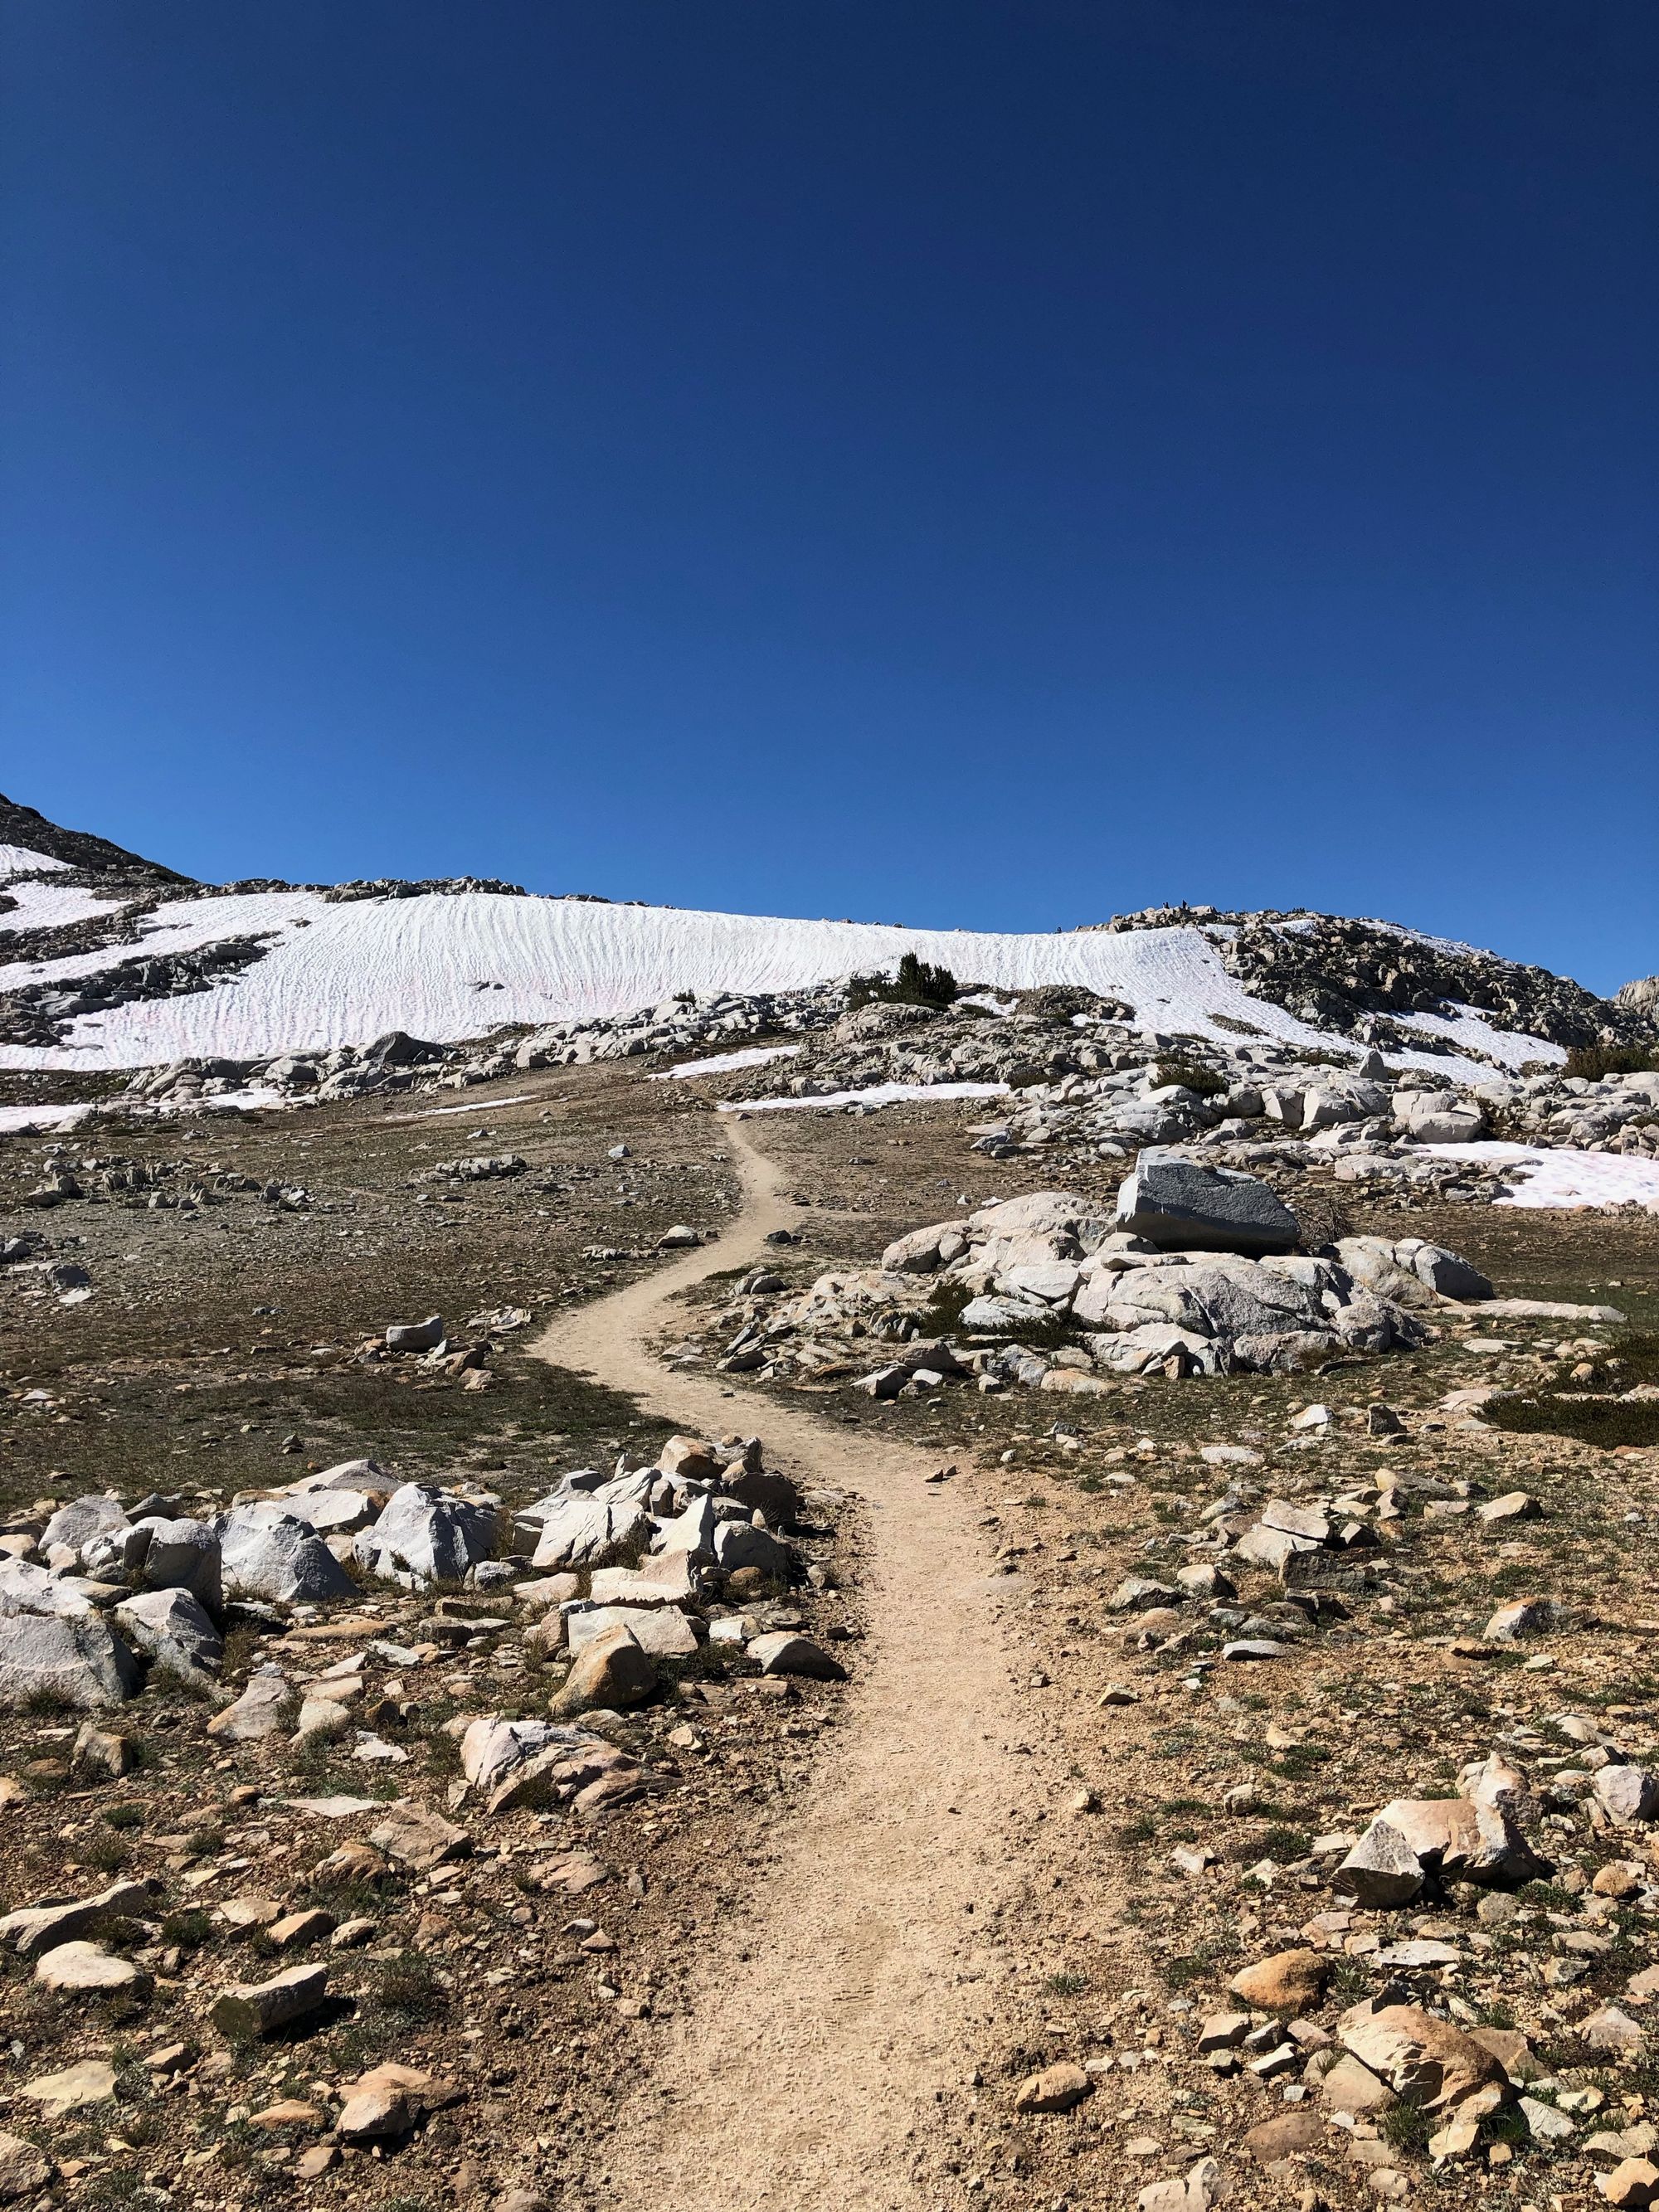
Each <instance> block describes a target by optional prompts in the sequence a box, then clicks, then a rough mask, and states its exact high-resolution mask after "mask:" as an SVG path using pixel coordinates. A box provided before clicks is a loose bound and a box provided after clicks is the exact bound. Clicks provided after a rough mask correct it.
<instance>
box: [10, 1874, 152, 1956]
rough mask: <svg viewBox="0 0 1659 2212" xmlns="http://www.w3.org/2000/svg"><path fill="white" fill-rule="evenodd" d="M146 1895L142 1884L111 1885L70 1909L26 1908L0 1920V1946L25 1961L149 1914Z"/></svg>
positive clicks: (145, 1889)
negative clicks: (106, 1924)
mask: <svg viewBox="0 0 1659 2212" xmlns="http://www.w3.org/2000/svg"><path fill="white" fill-rule="evenodd" d="M148 1910H149V1890H148V1889H147V1888H146V1887H144V1885H143V1882H142V1881H112V1882H111V1884H110V1886H109V1887H108V1888H107V1889H100V1891H99V1893H98V1894H97V1895H96V1896H95V1897H84V1898H82V1899H79V1900H78V1901H77V1902H76V1903H74V1904H71V1905H23V1906H21V1907H20V1909H19V1910H18V1911H15V1912H8V1913H7V1914H6V1916H5V1917H4V1918H3V1919H0V1942H3V1943H9V1944H10V1945H11V1947H12V1948H13V1950H14V1951H16V1952H18V1953H20V1954H21V1956H22V1957H24V1958H26V1959H27V1958H28V1957H29V1956H30V1955H31V1954H33V1953H34V1952H37V1951H49V1950H51V1949H52V1948H53V1947H54V1946H55V1945H57V1944H59V1943H72V1942H76V1940H77V1938H79V1937H81V1936H90V1935H91V1934H93V1932H94V1930H95V1929H98V1928H99V1927H100V1926H101V1925H102V1924H103V1923H104V1922H106V1920H112V1919H120V1918H124V1917H128V1916H130V1915H137V1914H141V1913H143V1912H145V1911H148Z"/></svg>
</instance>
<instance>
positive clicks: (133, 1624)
mask: <svg viewBox="0 0 1659 2212" xmlns="http://www.w3.org/2000/svg"><path fill="white" fill-rule="evenodd" d="M115 1618H116V1620H118V1621H119V1623H120V1624H121V1626H122V1629H123V1630H124V1631H125V1633H126V1634H127V1636H129V1637H130V1638H131V1640H132V1642H133V1644H135V1645H136V1646H137V1649H138V1650H140V1651H142V1652H143V1653H144V1654H145V1656H147V1657H148V1658H149V1660H150V1662H152V1664H153V1665H155V1666H157V1667H159V1668H161V1670H162V1671H163V1673H165V1674H176V1675H178V1676H179V1678H180V1679H181V1680H185V1681H193V1682H201V1681H211V1680H214V1679H215V1677H216V1675H217V1674H218V1670H219V1667H220V1663H221V1662H222V1660H223V1658H224V1656H225V1645H224V1638H222V1636H221V1635H220V1633H219V1632H218V1630H217V1629H216V1627H215V1626H214V1625H213V1622H212V1620H210V1618H209V1615H208V1613H207V1612H206V1609H205V1608H204V1606H203V1604H202V1601H201V1600H200V1599H199V1598H198V1597H197V1596H196V1595H194V1594H193V1593H192V1592H191V1591H190V1590H188V1589H183V1588H170V1589H155V1590H144V1591H142V1592H141V1593H140V1594H139V1595H138V1596H137V1597H130V1598H126V1599H125V1600H124V1601H122V1602H121V1603H120V1604H119V1605H118V1606H117V1607H116V1608H115Z"/></svg>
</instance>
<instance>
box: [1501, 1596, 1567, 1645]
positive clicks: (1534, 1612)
mask: <svg viewBox="0 0 1659 2212" xmlns="http://www.w3.org/2000/svg"><path fill="white" fill-rule="evenodd" d="M1558 1619H1559V1607H1558V1606H1557V1605H1556V1603H1555V1601H1554V1600H1553V1598H1547V1597H1518V1598H1516V1599H1515V1600H1514V1601H1513V1602H1512V1603H1511V1604H1509V1605H1500V1606H1499V1607H1498V1610H1497V1612H1496V1613H1493V1615H1492V1619H1491V1620H1489V1621H1488V1622H1487V1623H1486V1630H1485V1634H1486V1640H1487V1642H1488V1643H1490V1644H1518V1643H1520V1642H1521V1640H1522V1638H1524V1637H1528V1636H1547V1635H1548V1634H1549V1633H1550V1632H1551V1630H1552V1629H1553V1628H1554V1626H1556V1623H1557V1620H1558Z"/></svg>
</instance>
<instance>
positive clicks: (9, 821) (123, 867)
mask: <svg viewBox="0 0 1659 2212" xmlns="http://www.w3.org/2000/svg"><path fill="white" fill-rule="evenodd" d="M0 845H21V846H23V847H25V848H27V850H28V851H29V852H31V853H44V854H46V856H47V858H48V859H49V860H62V861H63V862H64V865H65V866H68V867H71V868H83V869H85V871H86V872H87V873H88V875H94V876H112V877H118V878H120V879H121V880H122V881H123V882H125V883H149V884H187V883H189V882H190V881H191V878H190V877H188V876H181V875H179V874H178V873H177V872H176V871H174V870H173V869H172V868H163V867H161V866H158V864H157V863H156V862H155V861H154V860H140V858H139V857H138V855H137V853H129V852H128V851H127V850H126V848H125V847H124V846H121V845H112V844H111V843H110V842H109V840H108V838H107V837H93V836H88V833H87V832H86V831H85V830H84V829H59V828H58V824H57V823H55V822H48V821H47V819H46V816H45V815H44V814H38V813H36V811H35V810H34V809H33V807H32V806H20V805H18V804H17V802H16V800H15V799H7V798H4V797H3V796H0Z"/></svg>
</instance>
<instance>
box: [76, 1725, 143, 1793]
mask: <svg viewBox="0 0 1659 2212" xmlns="http://www.w3.org/2000/svg"><path fill="white" fill-rule="evenodd" d="M136 1759H137V1754H136V1753H134V1751H133V1747H132V1740H131V1737H130V1736H125V1735H117V1734H116V1733H115V1732H114V1731H113V1730H112V1729H102V1728H100V1727H99V1725H98V1723H97V1722H96V1721H82V1723H81V1727H80V1732H79V1733H78V1734H77V1735H76V1739H75V1748H74V1750H73V1751H72V1752H71V1753H70V1773H71V1774H72V1775H74V1776H76V1777H77V1778H79V1779H80V1780H82V1781H84V1782H118V1781H119V1780H120V1779H121V1777H122V1776H123V1775H124V1774H130V1773H131V1771H132V1769H133V1766H134V1765H135V1764H136Z"/></svg>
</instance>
